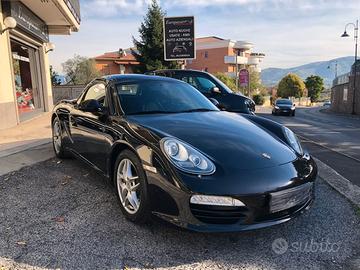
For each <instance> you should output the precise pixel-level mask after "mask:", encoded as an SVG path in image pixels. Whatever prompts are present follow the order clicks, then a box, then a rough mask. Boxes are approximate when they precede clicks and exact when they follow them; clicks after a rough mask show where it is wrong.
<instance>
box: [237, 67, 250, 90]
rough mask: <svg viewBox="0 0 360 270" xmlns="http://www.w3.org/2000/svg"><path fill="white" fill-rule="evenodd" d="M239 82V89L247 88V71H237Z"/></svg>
mask: <svg viewBox="0 0 360 270" xmlns="http://www.w3.org/2000/svg"><path fill="white" fill-rule="evenodd" d="M239 82H240V87H248V86H249V71H248V70H247V69H241V70H240V71H239Z"/></svg>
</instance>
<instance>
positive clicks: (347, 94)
mask: <svg viewBox="0 0 360 270" xmlns="http://www.w3.org/2000/svg"><path fill="white" fill-rule="evenodd" d="M349 79H350V80H349V82H348V83H344V84H338V85H335V86H333V87H332V88H331V107H330V109H331V110H332V111H334V112H339V113H352V108H353V96H354V76H350V78H349ZM346 89H347V90H346ZM355 94H356V97H355V113H356V114H360V74H359V72H358V75H357V78H356V93H355Z"/></svg>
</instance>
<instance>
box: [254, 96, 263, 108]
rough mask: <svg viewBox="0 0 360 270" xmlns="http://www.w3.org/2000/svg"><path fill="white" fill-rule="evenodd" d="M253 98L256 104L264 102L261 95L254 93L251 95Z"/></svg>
mask: <svg viewBox="0 0 360 270" xmlns="http://www.w3.org/2000/svg"><path fill="white" fill-rule="evenodd" d="M253 100H254V102H255V104H256V105H263V104H264V103H265V98H264V96H262V95H259V94H256V95H254V96H253Z"/></svg>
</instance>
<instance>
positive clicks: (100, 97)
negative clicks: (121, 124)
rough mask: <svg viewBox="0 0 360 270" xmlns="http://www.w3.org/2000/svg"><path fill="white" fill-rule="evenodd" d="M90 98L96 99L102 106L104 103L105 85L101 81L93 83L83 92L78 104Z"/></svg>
mask: <svg viewBox="0 0 360 270" xmlns="http://www.w3.org/2000/svg"><path fill="white" fill-rule="evenodd" d="M91 99H96V100H97V101H98V102H99V103H100V104H101V105H102V106H106V104H105V85H104V84H103V83H98V84H94V85H93V86H91V87H90V88H89V89H88V90H87V91H86V93H85V95H84V97H83V98H82V100H81V102H80V104H82V103H86V102H87V101H89V100H91Z"/></svg>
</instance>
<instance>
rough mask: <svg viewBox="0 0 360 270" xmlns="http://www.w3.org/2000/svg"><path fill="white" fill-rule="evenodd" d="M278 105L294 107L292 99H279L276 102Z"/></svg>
mask: <svg viewBox="0 0 360 270" xmlns="http://www.w3.org/2000/svg"><path fill="white" fill-rule="evenodd" d="M276 104H290V105H292V101H291V100H290V99H279V100H277V101H276Z"/></svg>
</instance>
